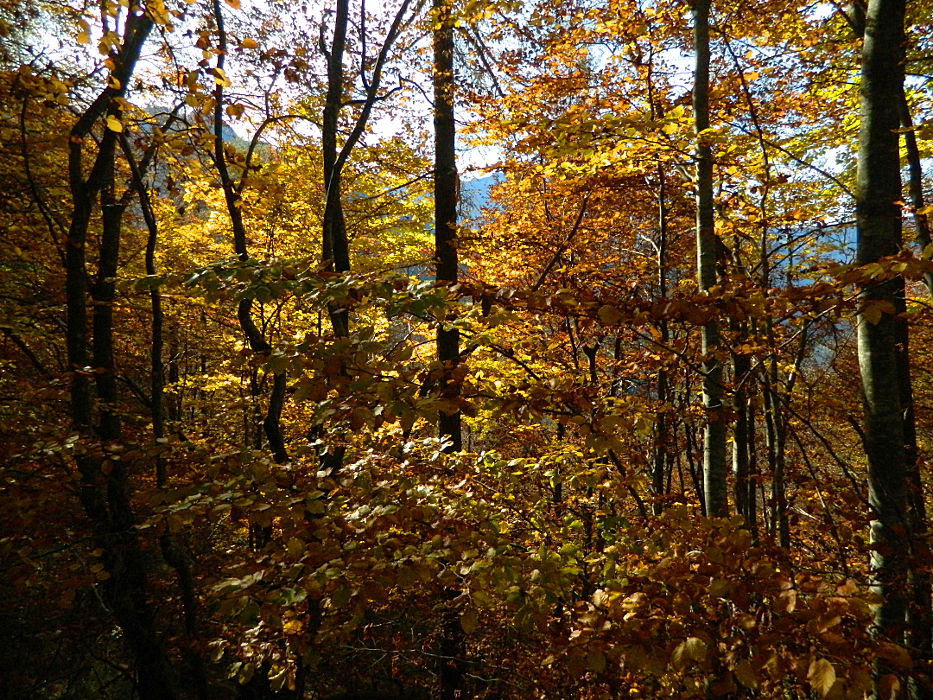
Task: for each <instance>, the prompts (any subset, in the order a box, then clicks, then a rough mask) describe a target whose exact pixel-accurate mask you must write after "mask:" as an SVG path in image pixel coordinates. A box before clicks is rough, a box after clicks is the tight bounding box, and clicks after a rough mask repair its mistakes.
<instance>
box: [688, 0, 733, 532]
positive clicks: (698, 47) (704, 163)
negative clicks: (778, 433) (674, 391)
mask: <svg viewBox="0 0 933 700" xmlns="http://www.w3.org/2000/svg"><path fill="white" fill-rule="evenodd" d="M709 11H710V0H695V2H694V3H693V6H692V12H693V47H694V53H695V57H696V62H695V66H694V82H693V115H694V120H695V129H696V134H697V146H696V173H697V181H696V188H697V195H696V201H697V226H696V228H697V281H698V283H699V288H700V291H703V292H708V291H709V290H710V289H712V288H713V287H714V286H715V285H716V282H717V279H716V277H717V275H716V263H717V256H718V252H719V241H718V239H717V237H716V229H715V221H714V217H713V155H712V150H711V148H710V146H709V142H708V140H707V138H706V135H705V134H704V133H703V132H705V131H706V130H707V129H709V64H710V52H709ZM702 339H703V357H704V360H703V407H704V409H705V410H706V420H707V422H706V427H705V429H704V433H703V484H704V490H705V496H706V498H705V501H706V512H707V515H709V516H711V517H723V516H726V515H728V514H729V501H728V494H727V487H726V476H727V465H726V416H725V412H724V410H723V402H722V396H723V389H722V377H723V372H722V363H721V362H720V361H719V359H718V358H717V357H716V353H717V352H718V350H719V322H718V321H717V320H716V319H714V318H712V319H710V320H709V321H707V322H706V323H705V324H704V326H703V329H702Z"/></svg>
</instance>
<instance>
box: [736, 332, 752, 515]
mask: <svg viewBox="0 0 933 700" xmlns="http://www.w3.org/2000/svg"><path fill="white" fill-rule="evenodd" d="M746 330H747V329H746ZM751 369H752V367H751V358H749V356H748V355H743V354H738V353H737V354H735V355H733V358H732V374H733V380H734V381H735V383H736V389H735V391H734V393H733V395H732V407H733V410H734V411H735V414H736V421H735V425H734V427H733V442H732V471H733V472H734V473H735V491H734V494H735V511H736V513H738V514H739V515H741V516H742V517H743V518H744V519H745V524H746V525H747V526H748V528H749V529H750V530H751V529H752V528H753V524H752V522H751V520H750V518H749V504H748V500H749V489H748V484H749V442H750V440H749V438H750V434H751V428H750V425H749V420H748V415H749V410H748V392H747V391H746V387H747V386H748V378H749V377H748V375H749V373H750V372H751Z"/></svg>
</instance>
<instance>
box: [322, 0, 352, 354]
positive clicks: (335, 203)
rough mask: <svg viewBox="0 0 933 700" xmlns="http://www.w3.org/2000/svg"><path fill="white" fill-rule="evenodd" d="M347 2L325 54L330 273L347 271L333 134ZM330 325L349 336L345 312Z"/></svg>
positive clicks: (340, 1)
mask: <svg viewBox="0 0 933 700" xmlns="http://www.w3.org/2000/svg"><path fill="white" fill-rule="evenodd" d="M349 15H350V2H349V0H337V7H336V12H335V15H334V36H333V40H332V41H331V47H330V52H329V53H328V54H327V96H326V97H325V101H324V121H323V129H322V132H321V142H322V148H323V157H324V224H323V235H322V241H321V251H322V252H321V255H322V258H323V259H324V261H326V262H327V263H328V266H329V269H330V270H332V271H334V272H348V271H349V270H350V248H349V244H348V242H347V230H346V221H345V220H344V213H343V199H342V198H341V196H340V173H341V167H340V163H339V162H338V157H339V149H338V146H337V130H338V121H339V118H340V110H341V108H342V107H343V89H344V86H343V55H344V51H345V50H346V43H347V25H348V23H349ZM329 313H330V320H331V325H332V326H333V328H334V334H335V335H336V336H337V337H340V338H345V337H347V336H348V335H349V334H350V325H349V319H348V317H347V312H346V310H345V309H342V308H337V307H335V306H332V307H331V308H330V309H329Z"/></svg>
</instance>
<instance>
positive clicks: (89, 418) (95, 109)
mask: <svg viewBox="0 0 933 700" xmlns="http://www.w3.org/2000/svg"><path fill="white" fill-rule="evenodd" d="M151 29H152V20H151V19H150V18H149V17H147V16H146V15H136V14H133V15H131V16H130V17H128V19H127V22H126V26H125V31H124V36H123V41H122V44H121V46H120V47H119V49H118V50H116V49H115V50H114V51H113V52H112V53H111V56H110V58H111V60H112V61H113V63H114V68H113V75H112V78H113V79H112V80H111V86H110V87H108V88H106V89H105V90H103V91H102V92H101V94H100V95H99V96H98V97H97V99H96V100H95V101H94V102H93V103H92V104H91V106H90V107H88V109H87V110H86V111H85V112H84V113H83V114H82V115H81V116H80V117H79V118H78V120H77V122H76V123H75V125H74V127H73V128H72V130H71V134H70V140H69V161H68V179H69V185H70V190H71V196H72V204H73V207H72V217H71V223H70V227H69V232H68V245H67V250H66V260H65V273H66V283H65V289H66V303H67V310H68V317H67V330H66V337H67V343H68V360H69V364H70V365H71V368H72V372H73V380H72V385H71V415H72V420H73V421H74V423H75V427H76V428H78V430H81V431H82V432H91V431H92V430H93V433H94V434H95V435H96V437H97V438H98V440H100V441H101V442H102V443H103V445H104V446H109V445H113V444H116V443H119V441H120V440H121V439H122V435H121V429H120V420H119V411H118V405H117V401H118V398H119V397H118V393H117V389H116V377H115V374H114V369H115V368H114V356H113V298H114V286H113V282H112V281H111V280H112V278H113V277H114V276H115V274H116V270H117V260H118V256H119V245H120V228H121V219H122V213H123V207H122V206H121V205H120V204H119V203H118V202H116V201H115V198H114V196H113V170H114V158H115V148H116V141H117V137H116V132H114V131H112V130H111V129H109V128H106V129H105V130H104V135H103V137H102V139H101V141H100V143H99V145H98V150H97V155H96V158H95V160H94V163H93V165H92V166H91V168H90V172H88V173H86V172H85V168H84V162H83V160H84V141H85V140H86V139H87V138H88V137H89V135H90V133H91V130H92V128H93V127H94V126H95V125H96V124H98V123H99V122H100V120H102V119H103V118H104V117H105V116H110V117H113V118H115V119H119V118H120V116H121V115H120V107H119V104H120V103H119V102H118V99H119V98H122V97H123V96H124V94H125V90H126V88H125V86H126V85H127V84H128V82H129V80H130V78H131V77H132V75H133V71H134V69H135V65H136V61H137V60H138V59H139V55H140V52H141V50H142V47H143V44H144V43H145V41H146V38H147V37H148V35H149V32H150V31H151ZM117 86H119V87H117ZM102 192H103V198H102V199H103V204H104V207H103V211H102V226H103V230H102V234H101V243H100V250H99V258H98V270H97V275H96V280H95V282H94V284H93V285H91V284H89V280H88V277H87V274H88V273H87V270H86V267H85V263H86V244H87V234H88V230H89V227H90V222H91V218H92V216H93V212H94V207H95V204H96V201H97V198H98V196H100V195H101V193H102ZM89 293H90V294H91V296H92V298H93V301H94V314H93V329H94V333H93V339H92V343H91V347H92V352H91V353H89V352H88V329H87V323H88V312H87V308H88V294H89ZM90 362H93V363H94V365H95V369H96V371H95V372H94V375H95V377H96V380H95V384H96V388H97V392H98V420H97V425H96V426H94V414H93V409H94V405H93V400H92V392H91V383H90V381H89V378H88V375H89V374H90V373H89V372H88V368H89V364H90ZM95 452H96V451H88V452H84V453H81V454H79V455H78V456H77V457H76V460H75V461H76V462H77V465H78V470H79V473H80V475H81V486H80V491H79V495H80V499H81V504H82V506H83V507H84V510H85V512H86V513H87V515H88V518H89V519H90V520H91V523H92V525H93V529H94V540H95V543H96V544H97V546H98V547H100V548H101V549H102V550H103V552H104V553H103V556H102V561H103V564H104V566H105V569H106V571H107V573H108V574H109V578H108V579H107V580H106V581H104V582H103V583H102V584H101V590H102V593H103V597H104V600H105V601H106V602H107V604H108V606H109V607H110V609H111V610H112V611H113V614H114V617H115V619H116V621H117V624H118V625H119V626H120V628H121V629H122V631H123V636H124V638H125V639H126V642H127V646H128V647H129V650H130V652H131V653H132V655H133V657H134V663H135V668H136V675H137V689H138V692H139V696H140V698H142V699H143V700H172V699H173V698H174V697H175V693H174V690H173V688H172V683H171V675H170V672H169V666H168V659H167V656H166V654H165V650H164V648H163V646H162V640H161V638H160V636H159V634H158V631H157V629H156V625H155V620H154V616H153V611H152V607H151V605H150V603H149V583H148V575H147V563H146V557H145V554H144V552H143V551H142V547H141V546H140V543H139V540H138V538H137V536H136V529H135V526H136V518H135V514H134V512H133V508H132V504H131V503H130V500H129V484H128V473H127V470H128V466H129V465H127V464H126V462H127V460H125V459H123V460H107V459H105V458H101V457H98V456H97V455H96V454H94V453H95Z"/></svg>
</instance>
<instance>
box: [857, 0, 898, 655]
mask: <svg viewBox="0 0 933 700" xmlns="http://www.w3.org/2000/svg"><path fill="white" fill-rule="evenodd" d="M904 12H905V0H871V1H870V2H869V4H868V11H867V22H866V30H865V41H864V44H863V47H862V70H861V88H860V92H861V126H860V130H859V156H858V187H857V203H856V217H857V222H858V255H857V261H858V264H859V265H867V264H869V263H873V262H876V261H878V260H879V259H881V258H883V257H885V256H888V255H894V254H896V253H897V252H898V251H899V250H900V247H901V212H900V206H899V204H898V202H899V200H900V198H901V177H900V157H899V152H898V134H897V132H896V130H897V128H898V126H900V114H899V105H900V101H901V99H902V93H903V87H902V85H903V79H904V78H903V69H902V66H901V62H902V60H903V55H904V51H903V49H904V41H905V36H904ZM859 296H860V300H861V303H862V304H863V306H867V307H871V306H875V307H880V308H881V309H882V311H883V313H882V314H881V317H880V318H879V319H877V322H875V323H872V322H871V321H870V320H869V317H868V316H866V315H864V314H862V315H860V317H859V323H858V354H859V368H860V370H861V374H862V385H863V389H864V392H865V423H866V425H865V450H866V453H867V457H868V483H869V492H868V498H869V502H870V504H871V508H872V523H871V542H872V544H873V550H872V577H873V588H874V590H875V591H876V592H877V593H879V594H880V595H881V598H882V603H881V605H879V606H878V608H877V613H876V617H875V624H876V631H877V634H878V635H880V636H883V637H886V638H889V639H893V640H901V639H903V631H904V626H905V614H906V611H907V596H905V595H904V591H905V590H906V584H907V578H908V556H907V555H908V552H907V547H906V543H907V537H906V535H907V533H908V532H909V527H910V523H909V522H908V517H907V514H908V489H907V455H906V452H905V449H904V444H905V439H904V438H905V436H904V422H903V409H904V407H903V406H902V404H901V389H900V386H901V378H900V377H899V376H898V348H897V335H898V334H897V328H896V319H895V310H896V309H897V308H898V307H899V306H900V305H901V304H902V303H903V301H902V296H903V282H902V281H901V280H897V279H895V280H890V281H887V282H884V283H881V284H874V283H869V284H865V285H863V286H862V287H861V289H860V291H859ZM907 381H908V382H909V377H908V379H907Z"/></svg>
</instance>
